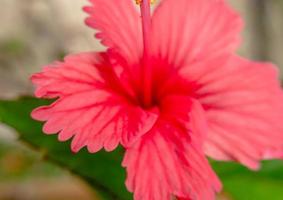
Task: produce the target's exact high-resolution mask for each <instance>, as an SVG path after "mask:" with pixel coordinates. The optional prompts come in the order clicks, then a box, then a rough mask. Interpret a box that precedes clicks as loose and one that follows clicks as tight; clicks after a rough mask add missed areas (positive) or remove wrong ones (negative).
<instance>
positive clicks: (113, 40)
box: [84, 0, 142, 63]
mask: <svg viewBox="0 0 283 200" xmlns="http://www.w3.org/2000/svg"><path fill="white" fill-rule="evenodd" d="M90 2H91V4H92V5H91V6H87V7H85V8H84V10H85V11H86V12H87V13H88V14H89V17H88V18H87V19H86V24H87V25H88V26H90V27H92V28H94V29H97V30H98V31H99V32H98V33H97V34H96V37H97V38H98V39H101V42H102V44H104V45H105V46H107V47H109V48H110V49H111V50H114V51H116V52H118V53H120V54H121V55H122V56H123V57H124V58H126V59H127V61H128V62H129V63H136V62H137V61H138V60H139V59H140V57H141V53H142V31H141V22H140V16H139V13H138V11H137V10H136V8H135V7H134V1H133V0H119V2H117V0H107V1H105V0H90Z"/></svg>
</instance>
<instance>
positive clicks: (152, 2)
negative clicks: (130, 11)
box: [136, 0, 156, 5]
mask: <svg viewBox="0 0 283 200" xmlns="http://www.w3.org/2000/svg"><path fill="white" fill-rule="evenodd" d="M142 1H143V0H136V4H138V5H140V4H141V2H142ZM155 2H156V0H150V3H151V4H154V3H155Z"/></svg>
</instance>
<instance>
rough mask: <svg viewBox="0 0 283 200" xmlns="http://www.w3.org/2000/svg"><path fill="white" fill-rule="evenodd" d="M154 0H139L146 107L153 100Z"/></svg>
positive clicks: (144, 100)
mask: <svg viewBox="0 0 283 200" xmlns="http://www.w3.org/2000/svg"><path fill="white" fill-rule="evenodd" d="M152 1H154V0H151V1H150V0H139V2H140V10H141V19H142V30H143V70H142V71H143V73H142V77H143V78H142V80H143V92H144V94H143V98H144V99H143V103H144V106H145V107H149V106H150V105H151V101H152V69H151V63H150V58H149V57H150V55H149V54H150V53H149V51H150V49H151V47H150V46H151V45H150V43H151V39H150V38H151V13H150V2H152Z"/></svg>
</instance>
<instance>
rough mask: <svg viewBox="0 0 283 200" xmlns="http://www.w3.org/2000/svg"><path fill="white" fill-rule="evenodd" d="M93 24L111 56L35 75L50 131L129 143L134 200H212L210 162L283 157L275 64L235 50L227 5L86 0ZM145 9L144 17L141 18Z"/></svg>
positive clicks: (252, 162)
mask: <svg viewBox="0 0 283 200" xmlns="http://www.w3.org/2000/svg"><path fill="white" fill-rule="evenodd" d="M90 2H91V5H90V6H87V7H85V8H84V10H85V11H86V12H87V13H88V14H89V17H88V18H87V20H86V23H87V25H88V26H90V27H92V28H94V29H96V30H98V33H97V34H96V37H97V38H98V39H100V40H101V42H102V44H104V45H105V46H106V47H107V51H106V52H89V53H81V54H77V55H70V56H67V57H66V58H65V60H64V61H63V62H56V63H54V64H51V65H48V66H46V67H45V68H44V69H43V72H41V73H37V74H35V75H33V76H32V82H33V83H34V84H35V85H36V87H37V89H36V92H35V95H36V97H38V98H57V99H56V101H55V102H54V103H52V104H51V105H48V106H43V107H39V108H37V109H35V110H34V111H33V112H32V117H33V118H34V119H37V120H40V121H46V123H45V125H44V127H43V131H44V132H45V133H47V134H55V133H59V140H60V141H66V140H69V139H71V138H73V139H72V144H71V149H72V150H73V151H74V152H78V151H79V150H80V149H81V148H83V147H84V146H86V147H87V149H88V150H89V152H91V153H95V152H97V151H99V150H101V149H102V148H105V150H106V151H112V150H114V149H115V148H116V147H117V146H118V145H119V144H121V145H122V146H123V147H124V148H125V157H124V160H123V163H122V165H123V166H124V167H125V168H126V169H127V175H128V178H127V180H126V185H127V188H128V190H129V191H131V192H133V193H134V199H135V200H170V199H173V198H178V199H184V200H189V199H190V200H192V199H193V200H212V199H214V198H215V192H217V191H219V190H220V189H221V183H220V182H219V180H218V178H217V176H216V175H215V174H214V172H213V171H212V169H211V168H210V166H209V163H208V161H207V160H206V157H205V154H206V155H208V156H210V157H211V158H214V159H217V160H226V161H228V160H235V161H238V162H240V163H242V164H244V165H246V166H248V167H250V168H252V169H257V168H258V167H259V161H260V160H262V159H269V158H279V157H282V152H283V151H282V150H283V123H282V119H283V93H282V91H281V89H280V84H279V81H278V73H277V69H276V68H275V67H274V66H273V65H272V64H269V63H261V62H252V61H249V60H246V59H244V58H241V57H239V56H237V55H236V54H235V50H236V49H237V47H238V46H239V44H240V41H241V38H240V31H241V29H242V24H243V23H242V20H241V18H240V17H239V15H238V14H237V13H236V12H235V11H234V10H233V9H231V8H230V7H229V6H228V5H227V3H226V2H225V1H224V0H161V2H160V3H159V5H158V6H157V8H156V9H155V10H154V13H153V14H152V15H151V11H150V2H149V0H143V1H141V0H139V1H137V2H138V3H140V10H141V12H139V11H138V9H137V8H136V7H135V5H134V2H133V0H119V1H117V0H90ZM140 14H141V16H140Z"/></svg>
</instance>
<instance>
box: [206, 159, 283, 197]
mask: <svg viewBox="0 0 283 200" xmlns="http://www.w3.org/2000/svg"><path fill="white" fill-rule="evenodd" d="M212 165H213V167H214V169H215V171H216V172H217V174H218V176H219V177H220V179H221V181H222V182H223V185H224V191H225V193H228V194H229V197H230V198H231V199H232V200H267V199H272V200H282V197H283V161H264V162H263V164H262V168H261V170H260V171H251V170H249V169H247V168H245V167H243V166H241V165H239V164H236V163H231V162H230V163H226V162H212Z"/></svg>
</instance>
